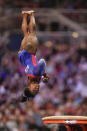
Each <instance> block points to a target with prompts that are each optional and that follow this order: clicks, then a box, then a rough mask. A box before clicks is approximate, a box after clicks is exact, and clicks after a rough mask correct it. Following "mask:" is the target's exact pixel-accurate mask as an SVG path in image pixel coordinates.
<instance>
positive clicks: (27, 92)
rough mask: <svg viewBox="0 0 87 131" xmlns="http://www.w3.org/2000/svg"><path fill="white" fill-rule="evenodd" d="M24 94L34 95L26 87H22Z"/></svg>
mask: <svg viewBox="0 0 87 131" xmlns="http://www.w3.org/2000/svg"><path fill="white" fill-rule="evenodd" d="M24 95H25V96H27V97H32V98H33V97H34V96H35V95H33V94H32V93H31V92H30V91H29V89H28V88H25V89H24Z"/></svg>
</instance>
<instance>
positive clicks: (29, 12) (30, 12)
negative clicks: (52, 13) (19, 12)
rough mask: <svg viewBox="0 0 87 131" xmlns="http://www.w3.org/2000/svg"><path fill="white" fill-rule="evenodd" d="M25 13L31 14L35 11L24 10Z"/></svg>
mask: <svg viewBox="0 0 87 131" xmlns="http://www.w3.org/2000/svg"><path fill="white" fill-rule="evenodd" d="M26 13H27V14H29V15H31V14H33V13H35V11H34V10H30V11H26Z"/></svg>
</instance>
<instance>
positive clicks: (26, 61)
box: [18, 10, 48, 102]
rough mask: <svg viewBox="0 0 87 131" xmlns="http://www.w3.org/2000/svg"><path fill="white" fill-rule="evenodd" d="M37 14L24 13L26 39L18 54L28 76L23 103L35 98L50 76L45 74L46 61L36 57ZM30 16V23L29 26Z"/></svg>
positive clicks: (23, 24)
mask: <svg viewBox="0 0 87 131" xmlns="http://www.w3.org/2000/svg"><path fill="white" fill-rule="evenodd" d="M34 14H35V12H34V11H33V10H31V11H22V16H23V21H22V31H23V34H24V39H23V40H22V43H21V46H20V50H19V52H18V58H19V60H20V62H21V63H22V64H23V65H24V67H25V73H26V75H27V83H28V85H27V87H25V89H24V91H23V95H22V97H21V100H20V101H21V102H26V101H27V100H29V98H31V97H32V98H33V97H34V96H35V95H36V94H37V93H38V91H39V88H40V85H39V83H40V81H41V79H42V80H43V82H47V81H48V76H47V74H46V72H45V67H46V62H45V60H44V59H40V60H39V61H38V59H37V57H36V51H37V49H38V40H37V36H36V32H35V17H34ZM28 16H29V17H30V21H29V24H28Z"/></svg>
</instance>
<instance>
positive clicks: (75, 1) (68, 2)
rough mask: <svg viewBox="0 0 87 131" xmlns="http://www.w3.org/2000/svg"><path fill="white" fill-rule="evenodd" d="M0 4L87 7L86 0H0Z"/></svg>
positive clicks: (22, 6)
mask: <svg viewBox="0 0 87 131" xmlns="http://www.w3.org/2000/svg"><path fill="white" fill-rule="evenodd" d="M0 5H1V6H3V7H5V8H7V7H12V8H16V7H18V8H19V7H20V8H24V7H29V8H40V7H41V8H42V7H47V8H51V7H56V8H57V7H61V8H69V9H82V8H86V7H87V1H86V0H65V1H63V0H61V1H59V0H50V1H46V0H29V1H27V0H22V1H18V0H14V1H12V0H4V1H3V0H0Z"/></svg>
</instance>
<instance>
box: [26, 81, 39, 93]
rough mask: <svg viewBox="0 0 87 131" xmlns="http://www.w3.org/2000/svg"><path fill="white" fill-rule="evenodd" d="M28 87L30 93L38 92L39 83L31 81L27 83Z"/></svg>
mask: <svg viewBox="0 0 87 131" xmlns="http://www.w3.org/2000/svg"><path fill="white" fill-rule="evenodd" d="M28 88H29V91H30V92H31V94H32V95H36V94H37V93H38V92H39V88H40V85H39V83H35V82H32V83H30V84H29V86H28Z"/></svg>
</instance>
